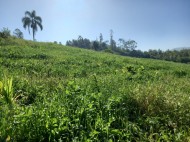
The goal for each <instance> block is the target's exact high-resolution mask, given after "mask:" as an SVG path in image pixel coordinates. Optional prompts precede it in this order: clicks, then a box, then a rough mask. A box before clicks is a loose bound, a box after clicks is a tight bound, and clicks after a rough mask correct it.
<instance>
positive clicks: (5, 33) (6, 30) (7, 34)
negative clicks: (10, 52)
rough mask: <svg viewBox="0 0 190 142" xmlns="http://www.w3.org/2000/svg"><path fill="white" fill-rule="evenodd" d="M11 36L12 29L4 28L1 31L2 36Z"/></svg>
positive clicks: (0, 35)
mask: <svg viewBox="0 0 190 142" xmlns="http://www.w3.org/2000/svg"><path fill="white" fill-rule="evenodd" d="M9 36H11V31H10V30H9V29H8V28H3V29H2V30H1V32H0V37H2V38H7V37H9Z"/></svg>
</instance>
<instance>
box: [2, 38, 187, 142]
mask: <svg viewBox="0 0 190 142" xmlns="http://www.w3.org/2000/svg"><path fill="white" fill-rule="evenodd" d="M0 41H1V44H0V65H1V66H0V141H14V142H17V141H18V142H21V141H35V142H36V141H44V142H47V141H59V142H61V141H63V142H65V141H69V142H70V141H73V142H78V141H89V142H90V141H93V142H96V141H105V142H116V141H141V142H142V141H177V142H178V141H184V142H185V141H186V142H188V141H190V66H189V65H188V64H180V63H173V62H166V61H159V60H151V59H140V58H139V59H138V58H129V57H122V56H117V55H113V54H110V53H104V52H95V51H92V50H85V49H79V48H74V47H66V46H62V45H57V44H53V43H37V42H36V43H35V42H31V41H24V40H18V39H9V40H8V39H7V41H6V40H4V39H1V40H0Z"/></svg>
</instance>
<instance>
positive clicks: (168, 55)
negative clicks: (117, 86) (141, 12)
mask: <svg viewBox="0 0 190 142" xmlns="http://www.w3.org/2000/svg"><path fill="white" fill-rule="evenodd" d="M66 45H67V46H73V47H79V48H85V49H92V50H96V51H104V52H109V53H113V54H118V55H122V56H130V57H138V58H151V59H159V60H166V61H173V62H181V63H190V49H182V50H167V51H162V50H160V49H158V50H152V49H150V50H148V51H141V50H136V48H137V42H136V41H135V40H125V39H123V38H120V39H119V40H118V42H116V41H115V40H114V39H113V30H110V40H109V41H108V40H106V41H104V39H103V35H102V33H100V35H99V39H96V40H93V41H90V40H89V39H88V38H83V37H82V36H78V39H73V40H68V41H66Z"/></svg>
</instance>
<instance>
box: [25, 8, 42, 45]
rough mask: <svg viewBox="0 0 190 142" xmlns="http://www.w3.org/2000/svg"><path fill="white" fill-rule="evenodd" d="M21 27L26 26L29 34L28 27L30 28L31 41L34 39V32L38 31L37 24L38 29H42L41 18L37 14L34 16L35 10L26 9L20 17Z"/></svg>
mask: <svg viewBox="0 0 190 142" xmlns="http://www.w3.org/2000/svg"><path fill="white" fill-rule="evenodd" d="M22 22H23V27H24V28H25V29H26V28H27V27H28V31H29V34H30V28H32V34H33V41H34V40H35V34H36V32H37V31H38V26H39V27H40V29H41V30H42V29H43V26H42V18H41V17H39V16H36V11H35V10H33V11H32V12H29V11H26V12H25V17H23V18H22Z"/></svg>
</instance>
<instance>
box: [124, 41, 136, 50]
mask: <svg viewBox="0 0 190 142" xmlns="http://www.w3.org/2000/svg"><path fill="white" fill-rule="evenodd" d="M126 44H127V47H128V48H129V49H130V50H132V51H133V50H135V48H137V42H136V41H134V40H128V41H127V42H126Z"/></svg>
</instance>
